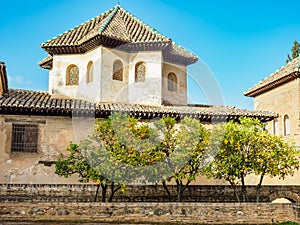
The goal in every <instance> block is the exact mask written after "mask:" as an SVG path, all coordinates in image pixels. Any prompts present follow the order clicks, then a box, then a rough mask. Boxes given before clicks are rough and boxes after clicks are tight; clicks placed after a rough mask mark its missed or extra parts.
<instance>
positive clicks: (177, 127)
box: [156, 117, 209, 201]
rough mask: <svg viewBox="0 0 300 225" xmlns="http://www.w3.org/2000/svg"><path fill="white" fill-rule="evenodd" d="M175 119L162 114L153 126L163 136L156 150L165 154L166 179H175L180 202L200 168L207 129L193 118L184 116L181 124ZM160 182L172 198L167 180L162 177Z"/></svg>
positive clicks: (201, 167) (202, 163)
mask: <svg viewBox="0 0 300 225" xmlns="http://www.w3.org/2000/svg"><path fill="white" fill-rule="evenodd" d="M175 122H176V121H175V120H174V119H172V118H169V117H164V118H162V120H161V121H158V123H157V124H156V126H157V127H158V128H159V129H160V131H161V132H162V134H163V137H164V138H163V140H162V141H161V144H160V146H159V147H158V151H159V152H162V153H164V154H165V155H166V156H167V160H166V162H167V165H166V167H165V169H166V168H167V169H168V170H169V171H170V172H171V173H170V174H171V175H170V176H168V177H167V178H168V179H167V180H168V181H171V180H174V181H175V183H176V185H177V200H178V201H181V198H182V194H183V192H184V190H185V189H186V188H187V186H188V185H189V184H190V183H191V182H192V181H194V180H196V177H197V176H198V175H199V173H200V172H201V171H202V170H203V165H204V160H203V158H204V156H205V152H206V151H205V150H206V147H207V144H208V140H209V132H208V131H207V130H206V129H205V127H204V126H203V125H202V124H201V123H200V122H199V121H198V120H196V119H192V118H188V117H185V118H184V119H183V120H182V121H181V122H180V123H178V124H176V123H175ZM162 124H164V125H165V126H162ZM162 172H165V171H162ZM162 183H163V185H164V187H165V189H166V191H167V193H168V195H169V198H171V195H170V192H169V190H168V187H167V185H166V180H164V179H163V180H162Z"/></svg>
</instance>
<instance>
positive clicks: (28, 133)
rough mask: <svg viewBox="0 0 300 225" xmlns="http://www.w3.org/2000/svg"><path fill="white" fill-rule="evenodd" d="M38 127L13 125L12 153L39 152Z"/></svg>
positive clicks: (33, 125)
mask: <svg viewBox="0 0 300 225" xmlns="http://www.w3.org/2000/svg"><path fill="white" fill-rule="evenodd" d="M37 143H38V125H35V124H13V125H12V139H11V151H12V152H29V153H34V152H37Z"/></svg>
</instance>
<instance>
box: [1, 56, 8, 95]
mask: <svg viewBox="0 0 300 225" xmlns="http://www.w3.org/2000/svg"><path fill="white" fill-rule="evenodd" d="M7 92H8V80H7V74H6V66H5V63H4V62H1V61H0V96H1V95H3V94H5V93H7Z"/></svg>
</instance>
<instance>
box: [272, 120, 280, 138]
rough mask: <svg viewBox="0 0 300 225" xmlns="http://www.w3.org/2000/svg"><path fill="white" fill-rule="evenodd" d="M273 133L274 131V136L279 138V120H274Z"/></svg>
mask: <svg viewBox="0 0 300 225" xmlns="http://www.w3.org/2000/svg"><path fill="white" fill-rule="evenodd" d="M273 129H274V130H273V131H274V135H276V136H278V135H279V124H278V119H275V120H274V123H273Z"/></svg>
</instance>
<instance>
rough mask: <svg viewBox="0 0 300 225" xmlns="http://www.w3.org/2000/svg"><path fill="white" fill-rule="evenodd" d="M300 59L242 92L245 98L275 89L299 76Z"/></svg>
mask: <svg viewBox="0 0 300 225" xmlns="http://www.w3.org/2000/svg"><path fill="white" fill-rule="evenodd" d="M299 69H300V57H297V58H295V59H294V60H293V61H292V62H289V63H288V64H286V65H285V66H283V67H281V68H280V69H279V70H277V71H275V72H274V73H272V74H271V75H269V76H268V77H266V78H265V79H264V80H262V81H260V82H259V83H258V84H256V85H254V86H253V87H252V88H250V89H248V90H247V91H245V92H244V95H245V96H249V97H255V96H257V95H259V94H262V93H264V92H266V91H268V90H270V89H273V88H276V87H278V86H280V85H282V84H284V83H286V82H289V81H291V80H293V79H295V78H297V77H299V76H300V72H299Z"/></svg>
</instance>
